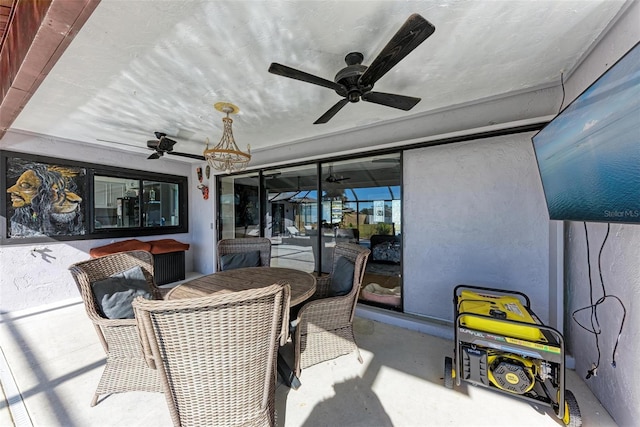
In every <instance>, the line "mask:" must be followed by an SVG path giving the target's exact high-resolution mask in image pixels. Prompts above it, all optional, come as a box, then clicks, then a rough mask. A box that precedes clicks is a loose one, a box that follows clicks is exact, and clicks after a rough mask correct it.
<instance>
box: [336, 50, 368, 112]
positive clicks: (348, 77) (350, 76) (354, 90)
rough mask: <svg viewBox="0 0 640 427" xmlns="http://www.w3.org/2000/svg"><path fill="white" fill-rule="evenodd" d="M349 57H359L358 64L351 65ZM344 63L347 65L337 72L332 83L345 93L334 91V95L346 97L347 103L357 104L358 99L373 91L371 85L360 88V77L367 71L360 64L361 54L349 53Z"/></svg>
mask: <svg viewBox="0 0 640 427" xmlns="http://www.w3.org/2000/svg"><path fill="white" fill-rule="evenodd" d="M350 55H359V57H358V59H359V60H358V62H357V63H352V62H353V61H352V60H350ZM345 62H346V63H347V64H348V65H347V66H346V67H345V68H343V69H342V70H340V71H338V73H337V74H336V77H335V78H334V81H335V82H336V83H338V84H339V85H341V86H343V87H344V88H345V90H346V91H345V92H342V91H338V90H336V93H337V94H338V95H340V96H344V97H346V98H347V99H348V100H349V102H358V101H360V97H361V96H362V95H363V94H364V93H366V92H369V91H370V90H371V89H373V85H369V86H367V87H361V86H360V84H359V81H360V76H362V75H363V74H364V72H365V71H366V70H367V67H366V66H365V65H362V64H360V62H362V54H361V53H359V52H351V53H350V54H348V55H347V56H346V58H345Z"/></svg>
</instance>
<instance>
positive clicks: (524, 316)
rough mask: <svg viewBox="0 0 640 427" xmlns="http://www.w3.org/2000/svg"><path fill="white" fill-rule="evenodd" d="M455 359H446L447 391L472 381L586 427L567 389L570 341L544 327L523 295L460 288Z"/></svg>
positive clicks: (456, 297)
mask: <svg viewBox="0 0 640 427" xmlns="http://www.w3.org/2000/svg"><path fill="white" fill-rule="evenodd" d="M453 296H454V298H453V304H454V315H455V329H454V338H455V339H454V340H455V343H456V344H455V351H454V358H453V359H452V358H449V357H446V358H445V375H444V379H445V386H446V387H449V388H453V385H454V379H455V381H456V384H457V385H460V383H461V381H468V382H470V383H472V384H474V385H478V386H484V387H487V388H490V389H493V390H495V391H498V392H502V393H507V394H512V395H517V396H518V397H520V398H521V399H525V400H529V401H531V402H534V403H537V404H546V405H548V406H550V407H552V408H553V410H554V412H555V413H556V415H557V416H558V417H559V418H560V419H561V420H562V421H563V422H564V424H567V425H580V423H581V418H580V410H579V408H578V404H577V402H576V400H575V396H573V394H572V393H571V392H570V391H569V390H566V389H565V388H564V386H565V384H564V383H565V378H564V371H565V368H564V361H565V360H564V359H565V355H564V338H563V337H562V334H561V333H560V332H558V331H557V330H555V329H553V328H551V327H549V326H546V325H544V324H543V323H542V322H540V319H539V318H538V317H537V316H536V315H535V313H534V312H533V310H531V306H530V301H529V297H528V296H527V295H525V294H523V293H521V292H517V291H507V290H501V289H492V288H484V287H479V286H471V285H458V286H456V287H455V289H454V291H453Z"/></svg>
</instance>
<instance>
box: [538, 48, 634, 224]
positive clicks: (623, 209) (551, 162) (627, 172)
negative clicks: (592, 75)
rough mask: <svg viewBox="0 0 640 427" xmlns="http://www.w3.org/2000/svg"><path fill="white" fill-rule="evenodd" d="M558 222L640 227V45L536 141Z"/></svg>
mask: <svg viewBox="0 0 640 427" xmlns="http://www.w3.org/2000/svg"><path fill="white" fill-rule="evenodd" d="M533 147H534V151H535V154H536V159H537V161H538V169H539V171H540V177H541V179H542V186H543V188H544V194H545V198H546V201H547V208H548V209H549V217H550V219H554V220H568V221H597V222H626V223H639V222H640V43H638V44H636V46H635V47H634V48H632V49H631V50H630V51H629V52H627V54H626V55H625V56H623V57H622V58H621V59H620V60H619V61H618V62H616V63H615V64H614V65H613V66H612V67H611V68H609V70H607V71H606V72H605V73H604V74H603V75H602V76H600V77H599V78H598V80H596V81H595V82H594V83H593V84H592V85H591V86H590V87H589V88H587V89H586V90H585V91H584V92H583V93H582V94H580V96H578V97H577V98H576V99H575V100H574V101H573V102H572V103H571V104H570V105H569V106H567V107H566V108H565V109H564V110H563V111H562V112H561V113H560V114H558V115H557V116H556V117H555V118H554V119H553V120H552V121H551V122H549V123H548V124H547V125H546V126H545V127H544V128H543V129H542V130H541V131H540V132H538V133H537V134H536V135H534V136H533Z"/></svg>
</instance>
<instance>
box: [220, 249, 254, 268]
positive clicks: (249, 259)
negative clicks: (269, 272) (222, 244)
mask: <svg viewBox="0 0 640 427" xmlns="http://www.w3.org/2000/svg"><path fill="white" fill-rule="evenodd" d="M244 267H260V251H251V252H241V253H236V254H226V255H222V256H221V257H220V269H221V270H222V271H225V270H234V269H236V268H244Z"/></svg>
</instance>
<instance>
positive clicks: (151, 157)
mask: <svg viewBox="0 0 640 427" xmlns="http://www.w3.org/2000/svg"><path fill="white" fill-rule="evenodd" d="M160 157H162V153H161V152H155V153H153V154H152V155H150V156H149V157H147V160H155V159H159V158H160Z"/></svg>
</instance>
